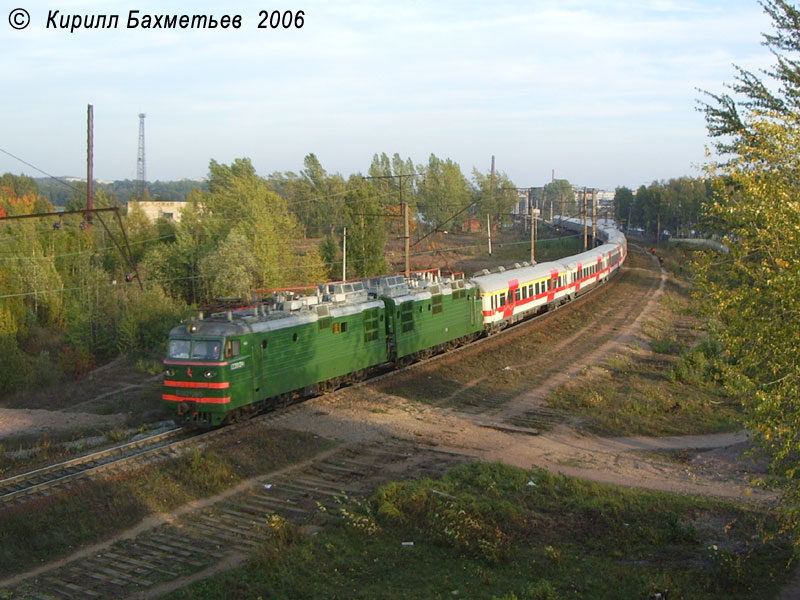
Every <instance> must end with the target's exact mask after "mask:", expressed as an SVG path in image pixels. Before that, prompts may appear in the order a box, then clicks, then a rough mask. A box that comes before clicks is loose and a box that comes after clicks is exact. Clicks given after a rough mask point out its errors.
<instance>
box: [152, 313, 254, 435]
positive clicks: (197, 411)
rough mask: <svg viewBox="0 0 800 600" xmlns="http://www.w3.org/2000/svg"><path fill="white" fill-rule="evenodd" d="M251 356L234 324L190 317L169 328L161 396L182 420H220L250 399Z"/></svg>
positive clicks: (241, 331) (210, 422) (243, 334)
mask: <svg viewBox="0 0 800 600" xmlns="http://www.w3.org/2000/svg"><path fill="white" fill-rule="evenodd" d="M254 368H255V361H254V360H253V357H252V356H251V353H250V344H249V340H248V335H247V332H246V330H244V328H242V327H240V326H237V325H236V324H234V323H219V322H204V321H197V322H191V323H189V324H188V325H181V326H178V327H175V328H173V329H172V331H171V332H170V336H169V342H168V345H167V357H166V358H165V359H164V384H163V386H164V387H163V394H162V400H163V401H164V402H165V403H166V404H167V406H168V407H169V408H170V410H171V411H172V412H174V413H175V414H177V416H178V417H180V418H181V419H183V420H185V421H191V422H196V423H203V424H207V425H211V426H216V425H220V424H222V423H223V422H224V421H225V419H226V417H227V416H228V415H229V414H230V413H231V412H232V411H235V410H238V409H240V408H241V407H243V406H246V405H248V404H250V403H252V402H253V386H252V381H253V371H254Z"/></svg>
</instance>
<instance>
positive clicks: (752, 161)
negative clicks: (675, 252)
mask: <svg viewBox="0 0 800 600" xmlns="http://www.w3.org/2000/svg"><path fill="white" fill-rule="evenodd" d="M764 8H765V9H766V11H767V12H768V13H769V14H770V15H771V16H772V19H773V24H774V26H775V28H776V30H777V33H775V34H768V35H765V40H766V42H765V43H766V45H767V46H768V47H769V48H770V49H771V50H772V51H773V52H774V53H775V57H776V60H777V64H776V65H775V66H774V67H773V69H772V70H770V71H767V72H765V74H764V75H765V77H766V81H762V80H761V79H760V78H758V77H757V76H756V75H754V74H752V73H749V72H747V71H744V70H742V69H737V79H736V84H734V85H733V86H732V89H733V90H734V92H735V93H737V94H739V96H740V97H738V98H736V99H734V98H731V97H729V96H713V98H714V99H715V100H716V103H715V104H714V105H706V106H705V111H706V116H707V119H708V125H709V132H710V133H711V135H714V136H719V135H722V134H725V136H726V138H727V139H726V140H724V143H722V145H721V147H722V148H723V149H725V150H726V151H728V152H730V153H732V156H731V158H730V159H729V160H727V161H726V162H724V163H722V164H712V165H710V166H709V167H708V171H709V175H710V176H712V177H713V178H714V187H715V196H714V199H713V201H712V202H710V203H709V204H708V206H707V217H708V226H709V227H710V228H712V229H713V230H714V231H715V232H716V233H718V234H719V235H721V236H723V237H724V239H725V242H726V244H727V245H728V247H729V248H730V255H729V256H725V257H723V258H719V259H717V260H714V261H710V262H708V263H706V264H704V265H703V269H702V272H701V277H700V279H699V283H700V286H701V290H702V292H703V293H704V294H705V296H706V298H707V300H708V301H707V302H706V303H705V305H706V306H707V309H708V311H709V313H710V314H711V315H712V316H713V317H714V319H715V321H714V322H715V323H716V326H717V335H718V336H719V338H720V340H721V341H722V343H723V346H724V349H725V352H726V354H727V357H728V368H729V375H730V379H729V380H730V382H731V384H732V385H735V386H736V387H737V389H738V390H739V391H741V392H742V397H743V399H744V406H745V409H746V418H747V426H748V429H749V430H750V431H751V432H752V433H753V434H754V436H755V438H756V439H757V440H758V441H760V442H761V443H762V444H763V447H764V448H765V449H766V450H767V451H768V455H769V456H770V460H771V466H772V470H773V473H774V475H776V477H777V479H776V481H777V482H778V483H779V484H780V485H782V486H783V488H784V496H783V500H784V502H783V516H784V518H785V524H786V526H787V528H788V529H789V530H791V532H792V533H793V534H794V536H795V539H796V540H798V541H800V411H799V410H798V407H800V397H798V396H799V395H800V361H799V360H798V357H800V344H799V343H798V333H797V332H798V331H800V311H798V306H800V111H799V110H798V108H800V63H798V62H797V61H798V58H800V14H799V13H798V12H797V10H795V9H794V8H793V7H792V6H790V5H788V4H787V3H785V2H780V1H768V2H765V3H764ZM770 84H772V85H775V84H777V86H778V87H777V88H776V89H770V88H769V85H770Z"/></svg>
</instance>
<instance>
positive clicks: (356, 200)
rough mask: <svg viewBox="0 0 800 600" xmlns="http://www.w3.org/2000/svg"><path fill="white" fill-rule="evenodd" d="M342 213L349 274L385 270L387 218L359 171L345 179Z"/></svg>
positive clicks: (352, 275) (359, 275) (357, 274)
mask: <svg viewBox="0 0 800 600" xmlns="http://www.w3.org/2000/svg"><path fill="white" fill-rule="evenodd" d="M347 188H348V189H347V193H346V194H345V209H344V217H345V224H346V225H347V274H348V277H371V276H373V275H380V274H381V273H385V272H386V271H387V264H386V258H385V255H384V252H385V250H384V248H385V246H386V239H387V233H386V225H385V221H386V219H385V218H384V217H382V216H381V215H382V214H383V213H382V208H383V207H382V206H381V203H380V199H379V198H378V197H376V195H375V192H374V189H373V187H372V186H371V185H365V184H364V181H363V180H362V179H361V177H360V176H359V175H351V176H350V179H349V180H348V182H347Z"/></svg>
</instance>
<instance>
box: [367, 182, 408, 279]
mask: <svg viewBox="0 0 800 600" xmlns="http://www.w3.org/2000/svg"><path fill="white" fill-rule="evenodd" d="M416 176H417V174H416V173H403V174H401V175H375V176H372V177H362V178H361V179H399V180H400V206H401V208H402V210H403V247H404V253H405V274H406V277H408V276H409V275H410V274H411V259H410V257H411V235H410V233H409V217H408V203H407V202H403V177H416Z"/></svg>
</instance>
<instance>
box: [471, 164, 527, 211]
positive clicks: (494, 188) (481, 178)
mask: <svg viewBox="0 0 800 600" xmlns="http://www.w3.org/2000/svg"><path fill="white" fill-rule="evenodd" d="M472 180H473V182H474V185H475V190H474V198H475V202H476V211H475V212H476V213H477V215H478V218H480V219H481V221H484V220H485V219H486V216H487V215H489V216H490V217H491V219H492V220H493V221H501V222H508V221H510V220H511V208H512V207H513V206H514V205H515V204H516V203H517V202H518V197H517V189H516V186H514V183H513V182H512V181H511V180H510V179H509V178H508V175H506V174H505V173H494V174H492V173H485V174H484V173H481V172H480V171H478V169H472Z"/></svg>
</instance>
